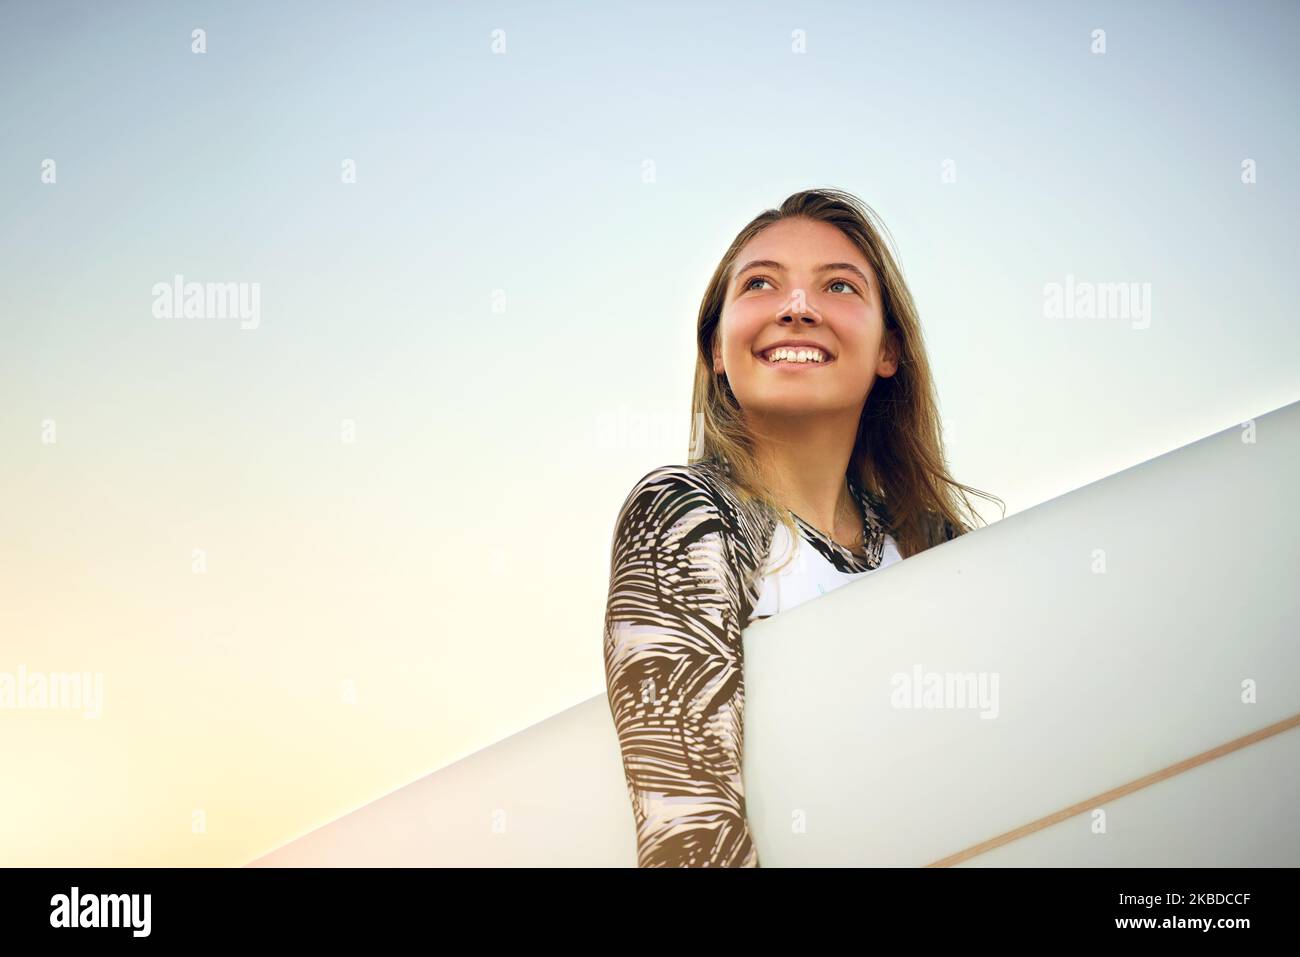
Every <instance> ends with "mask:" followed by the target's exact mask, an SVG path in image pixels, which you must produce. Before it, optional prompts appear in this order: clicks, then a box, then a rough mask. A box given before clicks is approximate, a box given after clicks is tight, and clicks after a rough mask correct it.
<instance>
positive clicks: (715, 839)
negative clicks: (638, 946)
mask: <svg viewBox="0 0 1300 957" xmlns="http://www.w3.org/2000/svg"><path fill="white" fill-rule="evenodd" d="M849 487H850V489H851V490H852V492H853V493H854V495H855V496H857V499H858V501H859V504H860V505H861V507H862V512H863V516H864V529H863V554H862V555H856V554H854V553H853V552H851V551H849V549H847V548H845V547H844V546H842V545H840V544H839V543H838V542H835V541H833V540H832V539H830V538H829V537H827V536H826V535H825V534H823V533H822V532H821V531H819V530H818V529H816V528H814V527H813V526H811V525H809V524H808V523H807V522H805V521H804V520H803V519H801V518H799V517H798V516H797V515H794V514H793V513H791V514H792V516H793V517H794V519H795V523H796V527H797V528H798V529H799V531H800V532H801V539H802V540H803V541H805V542H807V543H808V544H809V545H811V546H812V547H813V548H814V549H815V551H816V557H817V560H818V561H819V562H821V563H822V564H823V565H829V566H830V567H832V568H833V569H835V570H836V571H838V572H840V573H843V574H844V575H845V578H844V579H843V580H845V581H847V580H851V579H852V578H855V577H858V575H859V574H860V573H865V572H867V571H872V570H875V569H876V568H879V567H881V564H882V561H885V562H887V561H892V560H897V555H898V552H897V548H896V547H895V546H894V543H893V539H892V538H891V537H890V536H889V535H888V533H887V532H886V521H887V515H888V513H887V512H886V510H885V507H884V505H883V503H881V502H880V501H879V500H878V499H876V498H875V497H874V496H872V495H870V494H868V493H867V492H865V491H864V490H863V489H862V488H861V487H860V486H859V484H858V483H857V482H856V481H854V480H853V479H852V478H850V480H849ZM778 527H779V523H777V522H776V521H775V519H774V518H772V517H768V516H764V514H763V513H762V512H761V511H759V509H758V508H757V507H756V506H755V505H753V504H750V503H743V502H742V501H741V500H740V498H739V496H738V495H737V494H736V493H735V492H734V490H733V489H732V486H731V485H730V484H729V482H728V481H727V466H726V464H725V463H724V462H721V461H719V460H707V461H704V462H699V463H695V464H692V465H665V466H661V467H659V468H657V469H654V470H653V471H651V472H648V473H647V474H646V475H644V476H643V477H642V478H641V479H640V480H638V481H637V483H636V484H635V485H634V486H633V488H632V490H631V492H629V493H628V496H627V498H626V499H625V501H624V503H623V506H622V509H621V510H620V512H619V515H618V519H617V521H616V523H615V529H614V535H613V541H612V545H611V553H610V581H609V595H608V601H607V605H606V613H605V630H604V657H605V676H606V684H607V690H608V696H609V705H610V712H611V714H612V716H613V719H614V726H615V730H616V731H617V734H618V739H619V745H620V748H621V750H622V757H623V769H624V772H625V775H626V778H627V788H628V795H629V797H630V798H631V802H632V811H633V819H634V822H635V825H636V847H637V864H638V866H640V867H758V866H759V861H758V851H757V849H756V847H755V846H754V841H753V837H752V835H751V834H750V829H749V822H748V820H747V818H746V814H745V794H744V782H743V779H742V776H741V757H742V753H743V742H744V731H743V718H744V706H745V689H744V670H743V664H742V656H741V649H742V645H741V631H742V629H743V628H744V627H745V626H746V625H748V624H749V623H750V622H751V620H757V619H758V618H761V617H767V616H768V615H770V614H774V613H775V612H776V611H779V610H781V607H782V606H781V603H780V601H779V599H778V601H777V602H775V603H773V601H772V600H771V592H772V588H773V587H780V586H777V585H776V583H775V582H774V580H773V578H772V577H771V576H770V575H769V574H768V570H769V568H770V567H771V565H769V564H768V561H767V560H769V559H772V560H773V563H775V562H777V561H780V560H782V559H783V557H784V554H781V555H778V554H777V553H778V551H779V549H778V548H777V547H775V545H774V540H775V542H777V543H779V542H781V541H783V540H785V541H788V539H783V538H782V537H781V536H774V532H775V530H776V529H777V528H778ZM782 530H783V531H784V529H783V528H782ZM823 571H824V569H823ZM790 580H791V579H787V581H790ZM824 580H825V579H824ZM793 581H795V582H798V581H799V579H798V578H797V577H796V578H795V579H793ZM786 587H787V591H793V592H794V593H797V592H798V587H796V588H794V589H793V590H792V589H790V587H789V586H788V585H787V586H786ZM805 591H806V588H805ZM805 597H808V596H807V595H805ZM812 597H815V595H814V596H812ZM760 598H761V599H762V600H763V602H764V604H765V605H766V606H767V607H766V608H764V607H763V606H760V605H758V602H759V601H760ZM756 606H757V611H758V612H760V613H759V614H755V612H756ZM786 607H788V603H787V604H786ZM762 612H766V613H762Z"/></svg>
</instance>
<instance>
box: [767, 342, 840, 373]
mask: <svg viewBox="0 0 1300 957" xmlns="http://www.w3.org/2000/svg"><path fill="white" fill-rule="evenodd" d="M757 358H758V360H759V361H760V362H761V363H763V365H766V366H773V367H780V368H783V369H819V368H822V367H823V366H828V365H830V364H831V363H832V362H834V361H835V358H834V357H833V356H832V355H830V354H829V353H827V352H824V351H822V350H821V349H817V348H812V347H804V346H797V347H778V348H776V349H769V350H767V351H766V352H763V353H760V354H759V355H758V356H757Z"/></svg>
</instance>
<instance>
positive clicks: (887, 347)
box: [876, 329, 899, 379]
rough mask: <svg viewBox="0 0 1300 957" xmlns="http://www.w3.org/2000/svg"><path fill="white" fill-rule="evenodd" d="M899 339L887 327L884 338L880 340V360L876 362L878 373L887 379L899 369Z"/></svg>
mask: <svg viewBox="0 0 1300 957" xmlns="http://www.w3.org/2000/svg"><path fill="white" fill-rule="evenodd" d="M898 353H899V349H898V339H897V337H896V336H895V335H894V333H893V332H892V331H891V330H889V329H886V330H885V335H884V338H883V339H881V340H880V361H879V362H878V363H876V375H878V376H880V377H881V378H884V379H887V378H889V377H890V376H892V375H893V374H894V373H895V372H897V371H898Z"/></svg>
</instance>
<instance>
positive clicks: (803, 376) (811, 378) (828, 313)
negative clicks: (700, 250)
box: [713, 219, 898, 414]
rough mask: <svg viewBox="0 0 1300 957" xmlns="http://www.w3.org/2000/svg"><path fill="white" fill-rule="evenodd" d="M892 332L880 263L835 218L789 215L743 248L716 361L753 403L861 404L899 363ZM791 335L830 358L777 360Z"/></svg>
mask: <svg viewBox="0 0 1300 957" xmlns="http://www.w3.org/2000/svg"><path fill="white" fill-rule="evenodd" d="M828 267H829V268H828ZM884 333H885V326H884V312H883V304H882V302H881V299H880V288H879V286H878V285H877V282H876V275H875V271H874V270H873V269H872V268H871V265H870V264H869V263H868V262H867V261H866V259H865V258H864V257H863V255H862V253H861V252H859V251H858V247H857V246H855V245H854V244H853V243H852V242H851V241H850V240H849V238H848V237H847V236H845V235H844V234H843V233H842V232H840V231H839V230H838V229H837V228H835V227H834V226H832V225H831V224H829V223H823V222H820V221H815V220H808V219H783V220H781V221H780V222H777V223H773V224H772V225H771V226H769V227H767V228H766V229H764V230H763V231H762V232H761V233H759V234H758V235H757V236H755V237H754V238H753V239H751V240H750V241H749V242H748V243H746V244H745V246H744V247H743V248H742V249H741V251H740V255H739V256H737V258H736V264H735V267H734V269H733V271H732V275H731V279H730V282H729V284H728V286H727V290H726V299H725V301H724V304H723V307H722V318H721V321H720V322H719V324H718V337H717V342H716V343H715V346H714V350H713V369H714V371H715V372H718V373H722V372H725V373H726V375H727V381H728V382H729V383H731V391H732V392H734V393H735V395H736V398H737V400H739V402H740V405H741V407H742V408H743V409H745V410H746V411H747V412H761V413H767V414H772V413H776V414H790V413H795V414H803V413H816V412H831V411H844V410H852V409H856V410H857V411H858V412H861V410H862V407H863V404H864V403H865V401H866V398H867V394H868V393H869V392H870V391H871V387H872V385H873V384H874V383H875V381H876V377H877V376H884V377H888V376H892V375H893V374H894V373H895V371H897V368H898V367H897V363H896V360H895V356H894V355H893V354H892V352H891V351H890V348H889V340H888V339H887V338H886V337H885V334H884ZM790 340H800V341H804V342H807V343H811V344H813V345H815V346H816V347H818V348H820V350H821V354H822V358H823V361H822V362H816V361H813V359H812V358H811V357H808V359H807V361H802V362H800V361H796V362H779V361H778V362H774V361H771V359H770V350H771V349H772V348H773V347H774V346H777V345H778V344H780V343H783V342H786V341H790ZM798 358H803V357H798Z"/></svg>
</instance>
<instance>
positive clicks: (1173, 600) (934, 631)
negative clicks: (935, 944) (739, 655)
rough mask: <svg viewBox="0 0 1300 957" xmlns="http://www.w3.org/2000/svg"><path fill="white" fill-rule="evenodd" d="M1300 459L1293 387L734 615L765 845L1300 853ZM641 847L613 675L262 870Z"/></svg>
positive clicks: (793, 859)
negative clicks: (852, 572) (903, 551)
mask: <svg viewBox="0 0 1300 957" xmlns="http://www.w3.org/2000/svg"><path fill="white" fill-rule="evenodd" d="M1243 437H1244V438H1248V439H1249V438H1253V441H1243ZM1297 476H1300V403H1296V404H1292V405H1289V406H1286V407H1285V408H1283V409H1279V410H1276V411H1274V412H1270V413H1268V414H1267V415H1262V416H1260V417H1258V418H1257V419H1255V420H1254V424H1253V432H1252V431H1250V430H1247V429H1243V428H1241V427H1237V426H1233V427H1232V428H1229V429H1225V430H1223V431H1222V432H1219V433H1217V434H1216V435H1212V436H1209V437H1208V438H1205V439H1202V440H1201V441H1199V442H1196V443H1193V444H1192V445H1189V446H1186V447H1184V448H1181V449H1178V450H1176V451H1174V452H1171V453H1169V454H1167V455H1163V456H1161V457H1159V458H1157V459H1154V460H1152V461H1150V462H1147V463H1143V464H1142V465H1139V466H1135V467H1134V468H1130V469H1127V470H1125V471H1124V472H1121V473H1119V474H1117V475H1114V476H1111V477H1109V478H1106V479H1103V480H1101V481H1099V482H1095V483H1093V484H1091V485H1088V486H1085V487H1083V488H1081V489H1078V490H1076V491H1074V492H1071V493H1069V494H1068V495H1065V496H1063V497H1061V498H1059V499H1055V500H1053V501H1051V502H1047V503H1045V504H1043V505H1039V506H1036V507H1034V508H1031V509H1028V510H1026V511H1024V512H1021V513H1018V514H1016V515H1013V516H1011V517H1009V518H1007V519H1005V520H1003V521H1000V522H998V523H996V524H994V525H992V526H989V527H987V528H983V529H979V530H978V531H976V532H973V533H971V534H969V535H966V536H962V537H961V538H958V539H956V540H954V541H952V542H948V543H945V544H944V545H941V546H938V547H936V548H933V549H931V550H929V551H927V552H924V553H922V554H920V555H916V556H913V557H912V558H910V559H908V560H906V561H904V562H901V563H899V564H896V565H892V566H890V567H888V568H884V569H881V570H880V571H879V572H877V573H875V574H872V575H869V576H867V577H866V578H864V579H861V580H860V581H856V582H853V583H851V584H849V585H845V586H843V587H842V588H840V589H838V590H836V591H833V592H831V593H830V594H828V595H825V596H823V597H820V598H817V599H815V600H813V601H810V602H807V603H806V604H803V605H800V606H798V607H796V608H793V609H791V610H789V611H786V612H783V613H782V614H781V615H779V616H777V617H775V618H771V619H767V620H765V621H762V622H758V623H756V624H754V625H752V626H751V627H750V628H748V629H746V631H745V633H744V642H745V681H746V698H747V700H746V717H745V724H746V727H745V742H746V747H745V766H744V775H745V785H746V794H747V800H748V804H749V818H750V824H751V828H752V830H753V834H754V840H755V843H756V845H757V846H758V849H759V857H760V860H761V863H762V865H763V866H764V867H779V866H843V865H867V866H870V865H904V866H913V865H915V866H920V865H928V864H935V863H943V864H952V865H958V866H1024V865H1037V866H1042V865H1048V866H1052V865H1121V866H1190V865H1202V864H1204V865H1264V866H1281V865H1286V866H1300V821H1298V820H1297V815H1296V814H1295V808H1296V807H1298V806H1300V727H1296V726H1289V727H1286V729H1285V730H1277V729H1279V728H1282V727H1284V726H1285V722H1287V720H1288V719H1290V718H1293V717H1296V716H1300V598H1297V578H1298V576H1297V571H1298V570H1300V510H1298V509H1297V507H1296V505H1295V502H1294V498H1293V496H1294V494H1295V485H1296V479H1297ZM593 640H595V639H593ZM597 653H598V652H597ZM981 682H982V683H981ZM1270 729H1272V730H1271V731H1270ZM1261 731H1262V732H1265V733H1266V736H1264V737H1262V738H1258V739H1257V740H1255V739H1251V738H1250V736H1251V735H1252V734H1254V735H1259V733H1260V732H1261ZM1243 742H1248V743H1243ZM1222 746H1227V747H1228V750H1226V752H1224V753H1217V752H1215V751H1214V749H1216V748H1221V747H1222ZM1180 763H1181V765H1191V766H1190V767H1188V768H1187V769H1184V770H1179V768H1180V766H1181V765H1180ZM1171 769H1173V771H1176V772H1177V773H1172V772H1171ZM1162 772H1164V773H1165V776H1163V777H1161V776H1160V775H1161V773H1162ZM1126 786H1130V787H1131V786H1136V789H1129V790H1127V791H1126V790H1125V788H1126ZM1108 792H1109V795H1108ZM1099 796H1100V797H1103V798H1104V800H1100V801H1093V799H1094V798H1098V797H1099ZM1067 812H1068V813H1067ZM1062 814H1066V816H1064V817H1062ZM1054 816H1055V817H1054ZM1044 822H1050V823H1044ZM635 862H636V855H635V838H634V833H633V820H632V810H631V805H630V803H629V801H628V796H627V791H626V786H625V783H624V778H623V770H622V765H621V762H620V755H619V750H618V742H617V739H616V737H615V735H614V729H613V721H612V719H611V717H610V714H609V707H608V704H607V703H606V699H605V696H604V695H603V694H601V695H597V696H596V697H594V698H592V699H590V700H588V701H585V702H582V703H581V704H578V705H576V706H575V707H573V708H570V709H569V710H567V711H564V712H562V713H560V714H558V715H556V716H554V717H552V718H550V719H548V720H546V721H543V722H541V723H539V724H537V725H535V726H533V727H531V728H528V729H526V730H525V731H522V732H520V733H519V734H516V735H512V736H511V737H509V738H507V739H505V740H504V741H501V742H499V743H497V744H495V745H493V746H491V747H489V748H486V749H484V750H482V751H480V752H477V753H475V754H473V755H470V756H469V757H466V758H464V759H463V760H460V761H457V762H455V763H454V764H452V765H450V766H448V767H446V768H443V769H441V770H439V771H436V772H434V773H432V774H430V775H428V776H426V777H424V778H421V779H420V780H418V781H416V782H414V783H413V784H410V785H408V786H406V787H403V788H400V789H398V790H397V791H394V792H393V793H391V794H388V795H386V796H384V797H382V798H380V799H379V800H376V801H374V802H373V803H371V804H368V805H366V806H365V807H363V808H361V809H359V810H357V811H355V812H353V813H351V814H347V815H345V816H343V817H341V818H339V819H338V820H336V821H334V822H332V823H330V824H328V825H326V826H324V827H322V828H319V829H317V830H315V831H312V832H311V833H309V834H307V835H305V836H303V837H301V838H299V839H297V840H294V841H291V842H289V843H288V844H286V845H285V846H283V847H281V848H280V849H279V850H277V851H274V852H272V853H270V854H268V855H266V856H264V857H262V858H259V859H258V860H256V861H254V862H253V865H254V866H311V865H361V866H385V865H411V866H554V865H559V866H633V865H635Z"/></svg>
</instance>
